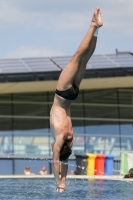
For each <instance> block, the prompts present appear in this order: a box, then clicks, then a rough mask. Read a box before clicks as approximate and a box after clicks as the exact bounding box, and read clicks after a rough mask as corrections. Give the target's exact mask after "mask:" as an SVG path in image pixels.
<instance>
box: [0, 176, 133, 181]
mask: <svg viewBox="0 0 133 200" xmlns="http://www.w3.org/2000/svg"><path fill="white" fill-rule="evenodd" d="M123 177H124V176H122V175H112V176H107V175H104V176H99V175H96V176H87V175H67V178H69V179H91V180H92V179H94V180H115V181H133V178H132V179H131V178H130V179H129V178H123ZM6 178H7V179H8V178H25V179H26V178H54V175H53V174H52V175H0V179H6Z"/></svg>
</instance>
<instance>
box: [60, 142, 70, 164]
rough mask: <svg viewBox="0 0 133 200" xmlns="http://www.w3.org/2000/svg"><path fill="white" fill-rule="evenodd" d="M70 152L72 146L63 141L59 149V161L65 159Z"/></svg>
mask: <svg viewBox="0 0 133 200" xmlns="http://www.w3.org/2000/svg"><path fill="white" fill-rule="evenodd" d="M71 154H72V147H71V146H70V145H68V143H66V142H65V143H64V144H63V146H62V148H61V150H60V161H65V160H66V159H67V158H69V156H70V155H71Z"/></svg>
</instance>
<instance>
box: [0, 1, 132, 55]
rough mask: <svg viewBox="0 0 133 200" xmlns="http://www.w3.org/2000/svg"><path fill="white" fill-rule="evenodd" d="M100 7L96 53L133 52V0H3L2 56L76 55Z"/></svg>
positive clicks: (0, 6)
mask: <svg viewBox="0 0 133 200" xmlns="http://www.w3.org/2000/svg"><path fill="white" fill-rule="evenodd" d="M97 6H98V7H100V9H101V12H102V19H103V23H104V25H103V27H101V28H100V29H99V33H98V42H97V47H96V50H95V54H112V53H113V54H114V53H115V51H116V49H118V51H130V52H133V0H0V36H1V37H0V47H1V48H0V58H24V57H48V56H68V55H69V56H70V55H73V53H74V52H75V51H76V49H77V47H78V46H79V44H80V42H81V40H82V38H83V37H84V35H85V34H86V32H87V30H88V28H89V26H90V22H91V19H92V15H93V12H94V10H95V8H96V7H97Z"/></svg>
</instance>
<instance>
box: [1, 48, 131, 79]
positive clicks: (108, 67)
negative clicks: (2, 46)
mask: <svg viewBox="0 0 133 200" xmlns="http://www.w3.org/2000/svg"><path fill="white" fill-rule="evenodd" d="M70 59H71V56H58V57H40V58H16V59H0V82H21V81H41V80H57V79H58V77H59V74H60V72H61V70H62V69H63V68H64V67H65V66H66V64H67V63H68V62H69V61H70ZM127 75H128V76H132V75H133V54H132V53H130V52H116V54H107V55H93V56H92V57H91V59H90V60H89V62H88V64H87V67H86V73H85V76H84V78H100V77H114V76H115V77H116V76H127Z"/></svg>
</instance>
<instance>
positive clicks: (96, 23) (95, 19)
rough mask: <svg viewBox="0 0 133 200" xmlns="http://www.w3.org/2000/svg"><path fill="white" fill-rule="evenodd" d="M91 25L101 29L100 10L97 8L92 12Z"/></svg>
mask: <svg viewBox="0 0 133 200" xmlns="http://www.w3.org/2000/svg"><path fill="white" fill-rule="evenodd" d="M92 25H94V26H96V27H101V26H102V25H103V22H102V15H101V11H100V8H98V7H97V8H96V9H95V11H94V14H93V17H92Z"/></svg>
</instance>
